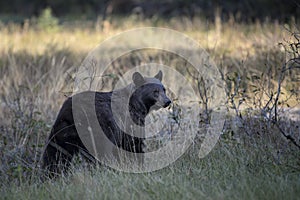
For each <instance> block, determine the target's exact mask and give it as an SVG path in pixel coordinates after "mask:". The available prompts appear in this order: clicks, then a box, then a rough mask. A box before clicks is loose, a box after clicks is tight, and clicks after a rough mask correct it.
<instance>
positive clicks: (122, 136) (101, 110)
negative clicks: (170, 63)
mask: <svg viewBox="0 0 300 200" xmlns="http://www.w3.org/2000/svg"><path fill="white" fill-rule="evenodd" d="M155 78H157V79H158V80H159V81H161V78H162V73H161V72H159V73H158V74H157V75H156V76H155ZM148 79H149V78H148ZM152 79H153V78H152ZM133 82H134V91H133V92H132V93H130V94H128V95H129V96H130V98H129V113H130V117H131V118H132V121H133V122H134V123H136V124H138V125H141V126H143V125H144V122H145V117H146V116H147V114H148V113H149V112H150V111H151V110H152V109H159V108H161V107H166V106H168V105H169V104H170V103H171V101H170V99H169V98H168V97H167V96H166V94H165V89H164V87H163V85H162V84H158V83H156V82H157V81H156V82H155V83H151V82H150V83H148V82H147V79H145V78H144V77H143V76H141V75H140V74H139V73H135V74H134V75H133ZM126 89H128V87H127V88H124V89H121V90H120V91H119V92H120V93H122V92H123V93H126V92H127V91H125V90H126ZM76 97H77V98H78V97H79V98H80V104H81V105H87V104H89V103H90V102H93V103H94V106H95V110H96V115H97V119H98V122H99V124H100V126H101V128H102V130H103V132H104V133H105V135H106V136H107V138H109V140H110V141H111V142H113V143H114V144H115V145H116V146H118V147H120V148H122V149H124V150H126V151H130V152H136V153H144V151H143V141H144V139H143V138H139V137H133V136H131V135H128V134H126V133H125V132H123V131H122V130H121V129H120V128H119V127H118V125H117V123H116V121H115V119H114V118H113V114H112V108H111V101H112V92H106V93H104V92H93V91H87V92H82V93H79V94H76ZM72 98H74V97H69V98H68V99H67V100H66V101H65V102H64V104H63V106H62V108H61V110H60V112H59V114H58V116H57V119H56V121H55V123H54V125H53V128H52V130H51V134H50V136H49V138H48V141H47V145H46V148H45V152H44V155H43V167H44V168H45V169H46V170H47V171H49V172H50V174H51V175H55V174H57V173H60V172H61V171H65V170H66V169H67V167H68V166H69V164H70V161H71V159H72V157H73V156H74V155H75V154H78V153H79V152H83V153H84V155H86V156H87V157H89V158H93V157H92V156H91V155H90V154H89V153H88V151H87V149H86V147H85V146H84V145H83V143H82V141H81V139H80V137H79V135H78V132H77V130H76V127H75V124H74V118H73V112H72V109H74V107H73V106H72ZM92 98H95V101H91V99H92ZM76 109H77V108H76ZM78 109H80V108H78ZM86 113H89V112H85V113H84V112H82V115H85V114H86ZM125 117H126V116H125ZM127 117H128V116H127Z"/></svg>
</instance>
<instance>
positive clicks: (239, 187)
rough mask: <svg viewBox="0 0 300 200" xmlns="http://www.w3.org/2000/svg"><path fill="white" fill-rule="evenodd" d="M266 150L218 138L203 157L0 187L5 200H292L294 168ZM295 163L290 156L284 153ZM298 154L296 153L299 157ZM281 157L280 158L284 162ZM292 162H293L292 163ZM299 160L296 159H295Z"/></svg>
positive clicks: (299, 188) (298, 184)
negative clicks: (155, 167) (147, 169)
mask: <svg viewBox="0 0 300 200" xmlns="http://www.w3.org/2000/svg"><path fill="white" fill-rule="evenodd" d="M269 153H270V152H264V151H262V149H257V148H256V149H255V148H253V147H250V148H249V149H245V147H244V146H243V145H242V144H231V143H226V142H224V141H222V140H221V142H220V143H219V144H218V145H217V147H216V148H215V149H214V150H213V151H212V152H211V154H209V156H207V157H205V158H204V159H199V158H198V157H197V156H195V152H194V154H193V153H191V152H189V153H187V154H186V155H184V156H183V157H182V158H180V159H179V160H177V161H176V162H175V163H174V164H172V165H171V166H169V167H167V168H165V169H163V170H159V171H156V172H151V173H144V174H129V173H123V172H118V171H113V170H111V169H108V168H105V167H99V168H97V169H95V170H92V171H87V170H85V171H80V170H77V171H76V172H75V173H74V174H73V175H72V176H68V177H65V178H59V179H57V180H55V181H45V182H44V183H40V182H37V183H35V182H34V183H27V182H26V181H24V182H22V183H21V184H20V186H6V187H3V188H2V197H1V198H4V199H81V198H84V199H141V198H142V199H186V198H187V199H295V198H297V196H298V195H299V192H300V181H299V175H300V173H299V163H298V169H294V168H293V167H292V166H286V165H285V164H276V163H274V161H272V159H270V158H269V155H268V154H269ZM284 156H287V157H288V158H285V159H296V158H297V157H293V156H291V155H288V154H287V155H284ZM298 156H299V153H298ZM285 159H284V160H285ZM295 162H297V161H296V160H295ZM298 162H299V161H298Z"/></svg>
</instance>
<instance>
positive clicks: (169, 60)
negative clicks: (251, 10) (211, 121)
mask: <svg viewBox="0 0 300 200" xmlns="http://www.w3.org/2000/svg"><path fill="white" fill-rule="evenodd" d="M116 21H118V20H116ZM145 26H148V27H149V26H159V27H165V28H171V29H175V30H177V31H179V32H182V33H184V34H185V35H187V36H188V37H191V38H193V39H194V40H196V41H197V42H198V43H199V45H200V46H201V47H202V48H204V49H205V50H206V51H207V52H208V53H209V54H210V56H211V57H212V59H213V60H214V61H215V63H216V65H217V66H218V69H219V71H220V73H221V74H222V77H223V81H224V84H225V88H226V94H227V99H226V102H227V104H226V106H227V110H228V113H227V114H226V116H227V119H226V124H225V126H224V128H223V131H222V133H223V134H222V135H221V137H220V139H219V141H218V142H217V144H216V146H215V147H214V148H213V150H212V151H211V152H210V153H209V154H208V155H207V156H206V157H204V158H199V156H198V155H199V149H200V146H201V138H200V137H199V138H197V139H196V141H195V142H194V143H193V144H192V145H191V147H190V148H189V149H188V151H187V152H186V153H185V154H184V155H183V156H182V157H180V158H179V159H178V160H177V161H176V162H174V163H172V164H171V165H170V166H168V167H166V168H164V169H162V170H158V171H154V172H148V173H141V174H134V173H124V172H119V171H115V170H113V169H110V168H108V167H105V166H97V167H95V169H87V167H86V166H85V164H78V163H77V164H76V161H74V166H73V167H72V169H71V171H72V174H69V175H65V176H62V177H60V178H57V179H55V180H48V179H44V178H41V177H43V171H42V170H41V169H40V164H41V163H40V159H41V154H42V152H43V147H44V144H45V141H46V138H47V135H48V134H49V132H50V129H51V126H52V125H53V123H54V120H55V117H56V115H57V113H58V111H59V108H60V107H61V105H62V103H63V101H64V100H65V99H66V96H70V95H71V94H72V90H73V83H74V76H75V74H76V70H77V68H78V66H80V64H81V62H82V61H83V60H84V58H85V57H86V56H87V54H88V53H89V52H90V51H91V50H92V49H94V48H95V47H97V46H98V44H100V43H101V42H103V41H104V40H105V39H107V38H109V37H111V36H114V35H115V34H118V33H121V32H123V31H126V30H129V29H132V28H137V27H145ZM295 27H297V26H296V25H295V22H294V21H293V20H292V21H291V23H290V24H279V23H277V22H257V23H253V24H243V23H236V22H234V21H229V22H226V23H221V22H220V21H219V22H218V20H216V22H215V23H207V22H205V21H202V20H201V19H196V18H195V19H193V20H190V19H185V18H182V19H171V20H169V21H164V20H154V21H151V20H148V21H147V20H146V21H140V20H138V19H134V18H129V19H120V20H119V21H118V23H113V24H110V23H108V22H107V23H104V26H103V28H101V29H100V28H99V24H97V22H89V21H86V22H80V23H78V24H76V23H74V24H68V25H66V24H65V25H60V26H59V25H57V26H55V27H52V26H51V27H48V28H45V27H44V28H43V29H41V28H36V27H34V26H33V25H32V24H31V23H29V22H28V24H26V23H25V24H24V25H23V26H21V25H18V24H6V25H1V26H0V38H1V45H0V179H1V183H0V194H1V195H0V198H1V199H80V198H86V199H120V198H123V199H158V198H159V199H183V198H187V199H297V198H299V195H300V160H299V158H300V147H299V146H300V128H299V121H300V117H299V116H300V111H299V108H300V106H299V103H300V99H299V92H300V86H299V85H300V84H299V81H300V67H299V40H297V39H299V30H297V29H296V28H295ZM292 33H297V34H298V38H297V35H296V36H295V35H293V34H292ZM297 42H298V46H297V45H295V44H297ZM293 45H294V46H293ZM293 47H295V48H293ZM113 53H114V52H111V54H112V55H113ZM293 58H296V60H294V61H296V62H295V63H292V64H291V62H288V61H289V60H290V59H293ZM297 59H298V61H297ZM153 61H157V62H160V63H163V64H166V65H170V66H174V68H176V69H177V70H178V71H180V72H182V73H183V74H184V75H185V76H187V77H188V79H189V80H190V81H191V82H193V81H194V82H197V83H199V85H200V87H199V88H198V89H199V93H200V94H203V91H205V90H206V89H207V90H209V88H205V86H203V85H201V80H200V79H197V78H196V79H195V77H193V76H191V74H189V73H188V72H187V71H186V70H185V68H184V67H182V66H187V65H188V64H187V63H186V62H185V61H184V60H182V59H181V58H178V57H176V56H174V55H171V54H168V53H166V52H158V51H151V50H150V51H140V52H135V53H132V54H131V55H126V56H124V57H122V58H120V59H118V60H117V61H115V62H114V63H113V67H112V69H113V70H112V71H111V72H110V73H111V76H109V78H108V79H111V82H112V83H114V80H115V79H117V78H118V75H120V73H123V72H124V71H126V70H127V69H128V68H126V67H124V66H127V67H128V66H135V65H140V64H142V63H147V62H153ZM297 62H298V63H297ZM290 64H291V65H290ZM187 68H188V66H187ZM201 87H204V89H203V88H202V89H201ZM200 108H205V102H204V101H202V103H200V104H199V112H201V110H202V109H200ZM205 111H207V110H205V109H204V112H205ZM207 119H208V118H205V119H204V120H207ZM189 131H191V130H189V129H187V130H185V132H189ZM78 162H79V161H78ZM83 163H84V162H83ZM41 179H43V180H41Z"/></svg>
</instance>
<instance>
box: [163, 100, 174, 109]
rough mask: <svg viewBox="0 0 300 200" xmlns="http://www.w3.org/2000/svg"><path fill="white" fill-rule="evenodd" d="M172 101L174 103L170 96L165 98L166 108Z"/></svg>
mask: <svg viewBox="0 0 300 200" xmlns="http://www.w3.org/2000/svg"><path fill="white" fill-rule="evenodd" d="M171 103H172V101H171V100H170V99H169V98H167V99H166V100H165V104H164V108H166V107H168V106H169V105H170V104H171Z"/></svg>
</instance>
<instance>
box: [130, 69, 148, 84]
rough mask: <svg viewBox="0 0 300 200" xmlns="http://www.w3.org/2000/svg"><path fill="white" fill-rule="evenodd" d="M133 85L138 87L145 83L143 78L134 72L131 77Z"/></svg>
mask: <svg viewBox="0 0 300 200" xmlns="http://www.w3.org/2000/svg"><path fill="white" fill-rule="evenodd" d="M132 80H133V83H134V84H135V85H136V86H137V87H139V86H141V85H143V84H144V83H145V79H144V77H143V76H142V75H141V74H140V73H139V72H134V73H133V75H132Z"/></svg>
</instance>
